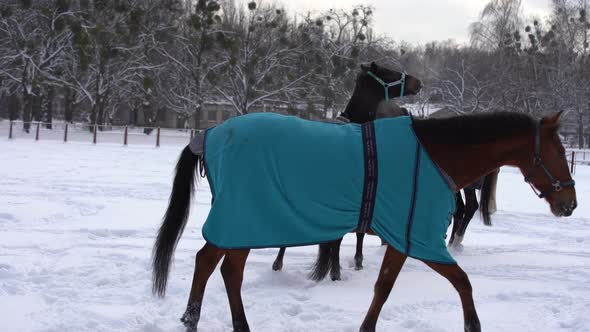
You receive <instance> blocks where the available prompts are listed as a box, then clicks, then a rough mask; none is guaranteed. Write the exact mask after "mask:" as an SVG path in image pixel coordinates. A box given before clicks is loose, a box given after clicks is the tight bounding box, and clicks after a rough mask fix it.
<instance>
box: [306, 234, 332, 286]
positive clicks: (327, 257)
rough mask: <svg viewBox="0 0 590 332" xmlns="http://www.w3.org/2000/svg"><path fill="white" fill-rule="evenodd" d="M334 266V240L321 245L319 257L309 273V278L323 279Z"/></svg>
mask: <svg viewBox="0 0 590 332" xmlns="http://www.w3.org/2000/svg"><path fill="white" fill-rule="evenodd" d="M331 266H332V242H329V243H322V244H320V245H319V249H318V258H317V259H316V261H315V264H314V265H313V268H312V270H311V272H310V273H309V279H311V280H314V281H322V280H324V278H325V277H326V276H327V275H328V272H330V267H331Z"/></svg>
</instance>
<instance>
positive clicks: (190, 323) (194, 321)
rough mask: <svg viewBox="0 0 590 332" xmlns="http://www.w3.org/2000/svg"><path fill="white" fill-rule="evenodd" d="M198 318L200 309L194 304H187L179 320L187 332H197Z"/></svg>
mask: <svg viewBox="0 0 590 332" xmlns="http://www.w3.org/2000/svg"><path fill="white" fill-rule="evenodd" d="M199 316H200V307H199V305H196V304H189V305H188V306H187V307H186V311H185V312H184V314H183V315H182V318H180V321H181V322H182V324H184V327H186V331H187V332H195V331H197V325H198V324H199V318H200V317H199Z"/></svg>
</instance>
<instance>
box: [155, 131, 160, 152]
mask: <svg viewBox="0 0 590 332" xmlns="http://www.w3.org/2000/svg"><path fill="white" fill-rule="evenodd" d="M156 147H157V148H159V147H160V127H158V130H157V133H156Z"/></svg>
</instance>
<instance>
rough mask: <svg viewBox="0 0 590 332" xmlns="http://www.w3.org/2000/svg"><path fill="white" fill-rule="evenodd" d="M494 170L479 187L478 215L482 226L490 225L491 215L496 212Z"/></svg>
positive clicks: (495, 179)
mask: <svg viewBox="0 0 590 332" xmlns="http://www.w3.org/2000/svg"><path fill="white" fill-rule="evenodd" d="M499 171H500V170H495V171H493V172H491V173H489V174H488V175H486V176H485V178H484V180H483V184H482V186H481V195H480V202H479V205H480V213H481V218H482V220H483V223H484V225H486V226H491V225H492V217H491V215H492V214H493V213H494V212H496V185H497V184H498V173H499Z"/></svg>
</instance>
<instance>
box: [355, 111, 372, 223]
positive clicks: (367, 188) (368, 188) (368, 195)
mask: <svg viewBox="0 0 590 332" xmlns="http://www.w3.org/2000/svg"><path fill="white" fill-rule="evenodd" d="M361 128H362V135H363V152H364V159H365V178H364V185H363V196H362V202H361V211H360V213H359V222H358V226H357V232H360V233H366V232H367V231H368V230H369V229H370V228H371V221H372V220H373V209H374V208H375V197H376V195H377V142H376V140H375V125H374V123H373V121H370V122H367V123H364V124H363V125H362V127H361Z"/></svg>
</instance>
